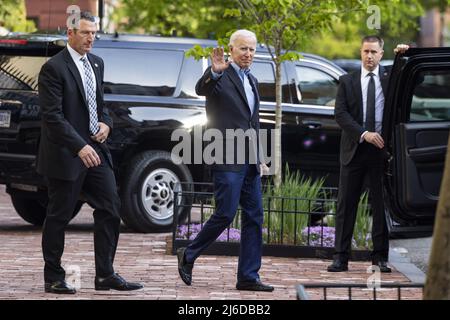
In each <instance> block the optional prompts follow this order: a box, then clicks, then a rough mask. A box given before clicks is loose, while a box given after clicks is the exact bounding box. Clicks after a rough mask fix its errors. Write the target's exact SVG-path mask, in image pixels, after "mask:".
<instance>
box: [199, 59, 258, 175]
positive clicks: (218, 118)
mask: <svg viewBox="0 0 450 320" xmlns="http://www.w3.org/2000/svg"><path fill="white" fill-rule="evenodd" d="M249 78H250V84H251V85H252V87H253V92H254V94H255V107H254V111H253V114H251V113H250V108H249V106H248V102H247V98H246V96H245V91H244V86H243V84H242V81H241V79H240V77H239V75H238V74H237V72H236V71H235V70H234V68H233V67H231V66H230V67H228V68H227V69H225V71H224V72H223V75H222V76H221V77H220V78H219V79H217V80H214V79H213V77H212V73H211V67H209V68H208V69H207V70H206V71H205V73H204V74H203V76H202V77H201V78H200V79H199V81H198V82H197V85H196V87H195V90H196V92H197V94H198V95H200V96H206V115H207V118H208V128H214V129H217V130H219V131H220V132H221V133H222V135H223V138H226V130H227V129H232V130H236V129H242V130H243V131H247V130H248V129H254V130H255V132H256V137H253V138H251V140H250V141H249V142H248V144H247V145H246V147H245V152H246V154H247V155H248V154H249V153H252V152H253V153H254V154H255V152H256V160H257V163H258V164H259V136H258V135H259V94H258V89H257V88H258V81H257V80H256V78H255V77H254V76H253V75H252V74H249ZM224 142H226V143H233V150H234V158H233V159H232V160H233V161H230V159H228V162H227V159H226V157H227V155H226V149H225V144H224V152H223V157H220V158H219V157H216V163H215V164H214V165H213V169H214V170H224V171H240V170H241V169H242V166H243V165H242V164H240V163H238V162H237V158H236V156H237V148H238V147H242V145H239V143H238V141H237V140H236V139H231V141H230V139H228V140H227V139H225V140H224ZM220 160H222V164H219V163H218V162H220ZM230 162H231V163H230ZM256 167H257V170H258V172H259V165H257V166H256Z"/></svg>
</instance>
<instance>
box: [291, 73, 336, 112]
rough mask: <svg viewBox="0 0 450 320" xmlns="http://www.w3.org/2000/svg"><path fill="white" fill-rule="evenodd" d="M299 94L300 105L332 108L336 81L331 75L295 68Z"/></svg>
mask: <svg viewBox="0 0 450 320" xmlns="http://www.w3.org/2000/svg"><path fill="white" fill-rule="evenodd" d="M296 71H297V77H298V79H299V84H298V87H299V90H300V93H301V98H302V99H301V101H300V103H304V104H314V105H322V106H324V105H326V106H331V107H334V104H335V99H336V93H337V88H338V81H337V80H336V79H335V78H333V77H332V76H331V75H329V74H327V73H325V72H323V71H321V70H318V69H314V68H310V67H304V66H296Z"/></svg>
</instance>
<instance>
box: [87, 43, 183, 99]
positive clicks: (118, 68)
mask: <svg viewBox="0 0 450 320" xmlns="http://www.w3.org/2000/svg"><path fill="white" fill-rule="evenodd" d="M95 53H96V54H98V55H100V56H101V57H102V58H103V60H104V61H105V79H104V82H105V93H114V94H132V95H146V96H172V95H173V93H174V91H175V87H176V85H177V80H178V76H179V73H180V69H181V65H182V62H183V52H179V51H159V50H141V49H106V48H99V49H96V50H95Z"/></svg>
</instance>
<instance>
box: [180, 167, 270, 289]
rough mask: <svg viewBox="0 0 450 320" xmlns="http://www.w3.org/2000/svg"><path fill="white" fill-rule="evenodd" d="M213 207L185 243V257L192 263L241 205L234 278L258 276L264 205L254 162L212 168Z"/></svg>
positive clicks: (230, 220) (241, 279)
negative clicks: (232, 168)
mask: <svg viewBox="0 0 450 320" xmlns="http://www.w3.org/2000/svg"><path fill="white" fill-rule="evenodd" d="M214 198H215V202H216V211H215V212H214V214H213V215H212V216H211V218H210V219H209V220H208V221H207V222H206V223H205V225H204V226H203V228H202V230H201V231H200V233H199V234H198V235H197V237H196V238H195V239H194V240H193V242H192V243H191V244H190V245H189V246H188V247H187V249H186V252H185V257H186V261H187V262H189V263H193V262H194V261H195V259H197V258H198V257H199V256H200V254H201V253H202V252H203V250H205V249H206V248H207V247H208V246H209V245H210V244H212V243H213V242H214V241H215V240H216V239H217V237H218V236H219V235H220V234H221V233H222V232H223V231H224V230H225V229H226V228H227V227H228V226H229V225H230V224H231V222H232V221H233V219H234V217H235V216H236V211H237V209H238V205H241V209H242V211H241V212H242V213H241V242H240V244H241V245H240V253H239V264H238V273H237V280H238V282H239V281H256V280H259V275H258V271H259V269H260V268H261V253H262V223H263V207H262V194H261V178H260V176H259V174H258V172H257V171H256V167H255V165H247V166H244V168H243V169H242V170H241V171H239V172H231V171H215V172H214Z"/></svg>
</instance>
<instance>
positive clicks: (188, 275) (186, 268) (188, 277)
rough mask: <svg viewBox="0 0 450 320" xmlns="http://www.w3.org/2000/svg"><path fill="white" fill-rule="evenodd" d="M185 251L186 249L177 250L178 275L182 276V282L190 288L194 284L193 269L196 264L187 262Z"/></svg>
mask: <svg viewBox="0 0 450 320" xmlns="http://www.w3.org/2000/svg"><path fill="white" fill-rule="evenodd" d="M185 251H186V248H179V249H178V250H177V258H178V273H179V274H180V277H181V280H183V282H184V283H186V284H187V285H188V286H190V285H191V282H192V269H193V268H194V264H193V263H187V262H186V259H185V256H184V252H185Z"/></svg>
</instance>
